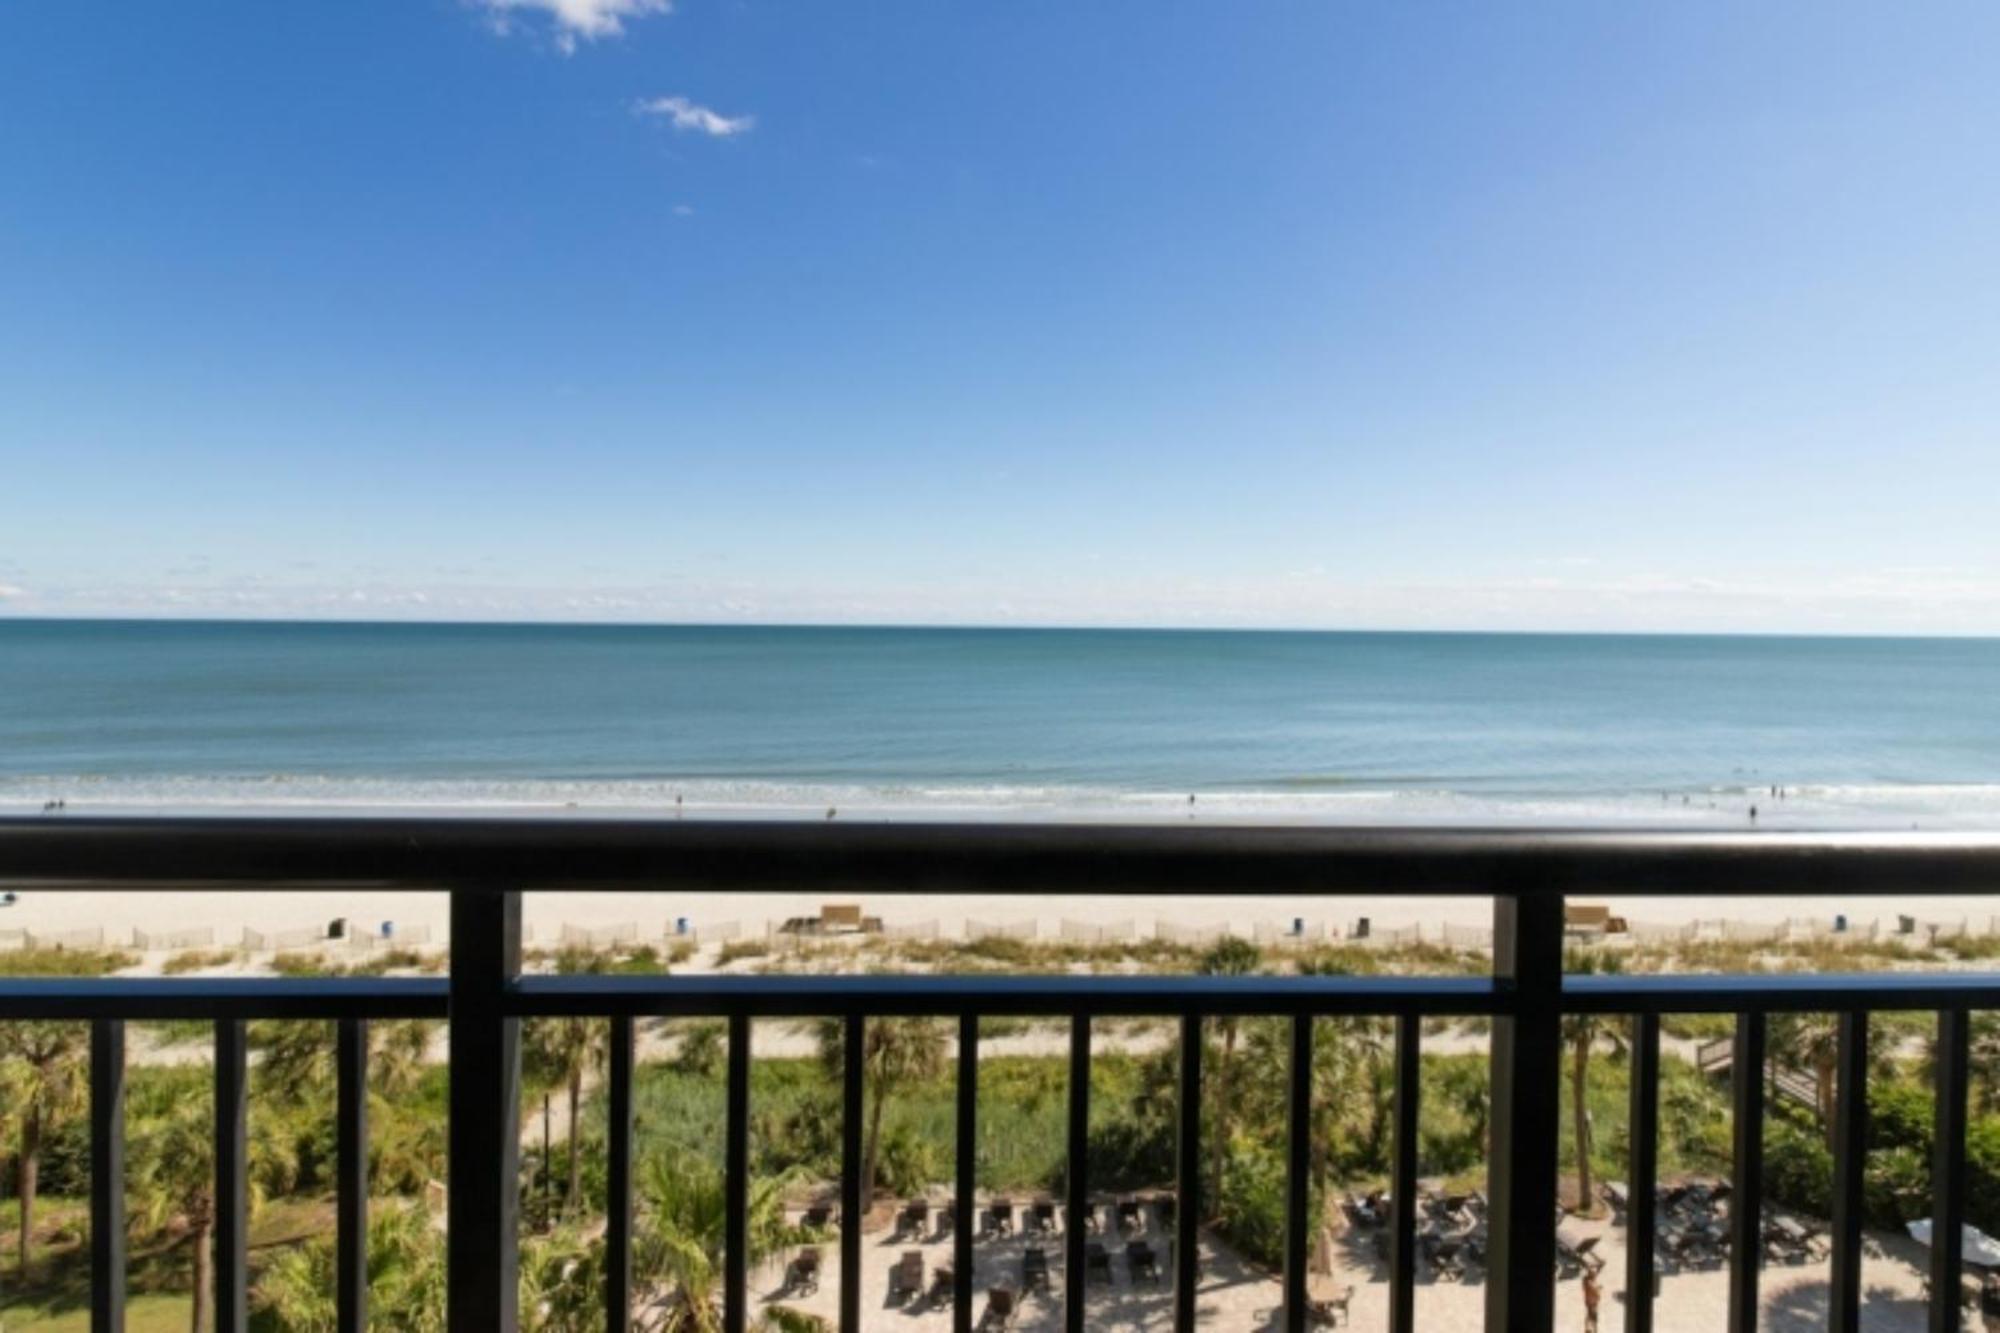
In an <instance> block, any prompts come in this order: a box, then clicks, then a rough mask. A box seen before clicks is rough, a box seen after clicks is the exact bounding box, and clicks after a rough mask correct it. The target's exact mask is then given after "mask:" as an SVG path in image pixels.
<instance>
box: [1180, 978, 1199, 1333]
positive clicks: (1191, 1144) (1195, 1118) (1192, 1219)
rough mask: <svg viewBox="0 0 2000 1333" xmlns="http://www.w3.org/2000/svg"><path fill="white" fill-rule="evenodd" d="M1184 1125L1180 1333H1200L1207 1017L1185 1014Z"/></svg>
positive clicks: (1182, 1089)
mask: <svg viewBox="0 0 2000 1333" xmlns="http://www.w3.org/2000/svg"><path fill="white" fill-rule="evenodd" d="M1180 1085H1181V1086H1180V1123H1179V1125H1178V1126H1177V1129H1176V1133H1177V1134H1178V1136H1179V1142H1178V1143H1177V1144H1176V1152H1175V1155H1174V1160H1175V1168H1176V1169H1175V1173H1174V1192H1175V1198H1174V1333H1194V1325H1195V1286H1196V1283H1197V1282H1198V1281H1199V1280H1200V1277H1201V1015H1200V1014H1183V1015H1182V1016H1181V1078H1180Z"/></svg>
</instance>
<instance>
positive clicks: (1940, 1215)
mask: <svg viewBox="0 0 2000 1333" xmlns="http://www.w3.org/2000/svg"><path fill="white" fill-rule="evenodd" d="M1971 1046H1972V1015H1971V1014H1970V1013H1969V1012H1967V1011H1966V1010H1964V1009H1946V1010H1944V1011H1942V1012H1941V1013H1939V1014H1938V1035H1937V1057H1936V1060H1935V1068H1936V1071H1937V1072H1936V1080H1937V1084H1936V1087H1935V1088H1933V1089H1932V1091H1933V1094H1934V1095H1935V1097H1936V1099H1937V1101H1936V1109H1935V1110H1934V1111H1933V1113H1932V1114H1933V1116H1934V1117H1935V1118H1934V1120H1933V1122H1932V1128H1931V1312H1930V1333H1959V1329H1960V1328H1962V1327H1963V1316H1962V1315H1961V1314H1960V1313H1959V1304H1958V1288H1959V1280H1960V1279H1959V1273H1960V1271H1961V1267H1962V1263H1963V1260H1964V1250H1965V1233H1964V1231H1963V1230H1962V1229H1961V1228H1963V1226H1964V1225H1965V1130H1966V1087H1967V1085H1968V1084H1969V1083H1970V1082H1971V1079H1970V1064H1971V1060H1970V1051H1971Z"/></svg>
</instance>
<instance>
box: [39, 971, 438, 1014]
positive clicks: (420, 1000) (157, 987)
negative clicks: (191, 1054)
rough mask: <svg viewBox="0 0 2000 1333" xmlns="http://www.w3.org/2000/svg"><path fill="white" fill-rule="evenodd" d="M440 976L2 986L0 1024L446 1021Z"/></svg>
mask: <svg viewBox="0 0 2000 1333" xmlns="http://www.w3.org/2000/svg"><path fill="white" fill-rule="evenodd" d="M450 995H451V988H450V984H449V983H448V982H446V981H445V980H444V979H443V978H441V977H213V978H210V977H186V978H182V977H35V978H6V979H0V1020H10V1021H11V1020H14V1019H85V1018H124V1019H130V1020H132V1021H133V1022H144V1021H148V1020H154V1019H179V1018H213V1019H249V1018H296V1019H313V1018H443V1017H445V1016H446V1011H447V1009H448V1008H449V1003H450Z"/></svg>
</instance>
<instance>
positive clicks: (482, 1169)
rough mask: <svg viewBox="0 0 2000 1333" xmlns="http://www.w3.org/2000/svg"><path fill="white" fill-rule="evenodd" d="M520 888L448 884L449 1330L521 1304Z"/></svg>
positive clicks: (503, 1317) (508, 1325)
mask: <svg viewBox="0 0 2000 1333" xmlns="http://www.w3.org/2000/svg"><path fill="white" fill-rule="evenodd" d="M520 971H521V895H520V894H519V893H518V892H516V891H515V890H513V889H510V888H501V887H494V886H485V885H461V886H459V887H456V888H454V889H452V891H451V1009H450V1020H449V1021H450V1042H451V1068H450V1076H451V1078H450V1081H451V1089H450V1092H449V1094H448V1096H449V1104H450V1110H451V1121H450V1125H449V1127H448V1133H449V1135H450V1141H451V1148H450V1153H451V1157H450V1172H449V1177H448V1179H447V1181H446V1194H447V1200H448V1202H447V1218H448V1224H447V1226H446V1228H445V1253H446V1258H447V1263H446V1272H445V1292H446V1296H445V1299H446V1316H447V1321H448V1326H449V1328H450V1330H451V1333H496V1330H498V1331H499V1333H511V1330H513V1329H514V1328H515V1327H516V1326H517V1324H518V1322H519V1308H520V1300H521V1293H520V1202H521V1160H520V1152H521V1020H520V1019H518V1018H514V1017H510V1016H509V1012H508V999H509V996H508V992H509V990H510V989H511V988H512V986H513V984H514V981H515V979H516V978H517V977H518V976H519V975H520Z"/></svg>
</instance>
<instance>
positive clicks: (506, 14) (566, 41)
mask: <svg viewBox="0 0 2000 1333" xmlns="http://www.w3.org/2000/svg"><path fill="white" fill-rule="evenodd" d="M471 3H473V4H476V5H478V6H479V7H480V8H481V9H483V10H485V11H486V13H487V15H488V16H489V17H490V18H491V19H492V20H493V26H494V29H495V30H496V31H498V32H501V33H507V32H511V31H512V30H513V26H514V20H515V17H516V16H517V15H519V14H523V13H531V14H546V15H547V16H548V19H549V22H550V23H551V24H552V25H553V26H554V28H555V38H556V46H557V47H558V48H560V49H561V50H562V52H563V53H564V54H565V55H567V54H569V53H570V52H572V51H575V50H576V44H577V42H578V41H586V42H594V41H597V40H599V39H600V38H605V37H622V36H624V34H625V24H626V23H627V22H628V21H629V20H632V19H641V18H645V17H646V16H648V15H649V14H667V13H671V12H672V11H673V0H471Z"/></svg>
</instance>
